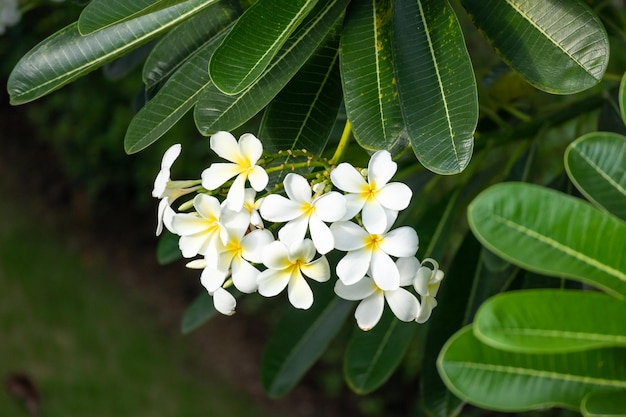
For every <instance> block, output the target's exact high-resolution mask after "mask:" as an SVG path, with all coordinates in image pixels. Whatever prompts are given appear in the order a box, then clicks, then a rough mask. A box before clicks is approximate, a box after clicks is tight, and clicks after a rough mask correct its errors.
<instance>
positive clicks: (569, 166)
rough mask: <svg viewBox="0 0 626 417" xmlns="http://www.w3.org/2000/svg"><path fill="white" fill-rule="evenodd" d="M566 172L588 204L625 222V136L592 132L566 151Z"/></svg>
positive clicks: (572, 144) (573, 143) (576, 141)
mask: <svg viewBox="0 0 626 417" xmlns="http://www.w3.org/2000/svg"><path fill="white" fill-rule="evenodd" d="M565 169H566V170H567V174H568V175H569V177H570V179H571V180H572V182H573V183H574V185H576V188H578V190H579V191H580V192H581V193H582V194H584V195H585V197H587V198H588V199H589V200H590V201H591V202H593V203H594V204H596V205H597V206H599V207H602V208H604V209H605V210H607V211H608V212H610V213H612V214H614V215H615V216H617V217H619V218H620V219H622V220H626V137H624V136H622V135H618V134H615V133H608V132H593V133H588V134H586V135H583V136H581V137H580V138H578V139H577V140H575V141H574V142H572V143H571V144H570V145H569V146H568V147H567V149H566V151H565Z"/></svg>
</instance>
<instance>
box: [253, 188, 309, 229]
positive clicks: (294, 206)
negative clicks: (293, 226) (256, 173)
mask: <svg viewBox="0 0 626 417" xmlns="http://www.w3.org/2000/svg"><path fill="white" fill-rule="evenodd" d="M259 213H260V214H261V217H263V218H264V219H265V220H268V221H270V222H287V221H289V220H292V219H295V218H296V217H298V216H301V215H302V206H301V205H300V204H298V203H296V202H294V201H291V200H289V199H287V198H285V197H283V196H282V195H278V194H270V195H268V196H267V197H265V198H264V199H263V202H262V203H261V207H259Z"/></svg>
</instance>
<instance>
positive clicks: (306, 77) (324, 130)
mask: <svg viewBox="0 0 626 417" xmlns="http://www.w3.org/2000/svg"><path fill="white" fill-rule="evenodd" d="M338 42H339V37H338V36H337V37H334V38H331V39H330V42H328V43H326V44H325V45H324V46H322V47H321V48H320V49H318V50H317V51H316V52H315V54H314V55H313V56H312V57H311V59H309V60H308V61H307V63H306V64H304V66H303V67H302V68H301V69H300V71H299V72H298V73H297V74H296V75H295V76H294V78H293V79H292V80H291V81H290V82H289V84H287V86H286V87H285V88H284V89H283V90H282V91H281V92H280V93H279V94H278V95H277V96H276V98H275V99H274V100H272V102H271V103H270V105H269V106H268V107H267V109H266V110H265V113H264V115H263V120H262V122H261V127H260V129H259V137H260V138H262V139H263V146H264V148H265V149H266V150H267V151H268V152H270V153H276V152H278V151H279V150H296V149H306V150H307V151H309V152H312V153H313V154H315V155H321V154H322V151H323V150H324V148H325V147H326V142H327V141H328V137H329V135H330V132H331V131H332V128H333V126H334V124H335V120H336V118H337V112H338V111H339V107H340V105H341V99H342V95H341V78H340V75H339V51H338V46H339V44H338ZM282 162H283V163H288V162H289V160H288V159H287V160H283V161H282Z"/></svg>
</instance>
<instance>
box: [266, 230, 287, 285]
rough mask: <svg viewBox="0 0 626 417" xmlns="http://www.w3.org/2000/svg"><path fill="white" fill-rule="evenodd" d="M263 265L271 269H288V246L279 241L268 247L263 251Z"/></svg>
mask: <svg viewBox="0 0 626 417" xmlns="http://www.w3.org/2000/svg"><path fill="white" fill-rule="evenodd" d="M263 263H264V264H265V266H267V267H268V268H271V269H284V268H286V267H287V266H288V265H289V253H288V251H287V246H285V244H284V243H283V242H281V241H279V240H275V241H274V242H272V243H270V244H269V245H267V247H266V248H265V249H264V250H263ZM285 285H286V284H285Z"/></svg>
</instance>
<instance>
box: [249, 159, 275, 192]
mask: <svg viewBox="0 0 626 417" xmlns="http://www.w3.org/2000/svg"><path fill="white" fill-rule="evenodd" d="M269 180H270V177H269V176H268V175H267V172H265V170H264V169H263V168H261V167H260V166H258V165H255V166H254V168H252V171H250V172H249V173H248V181H250V185H251V186H252V188H254V189H255V190H256V191H263V189H264V188H265V187H266V186H267V183H268V182H269Z"/></svg>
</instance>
